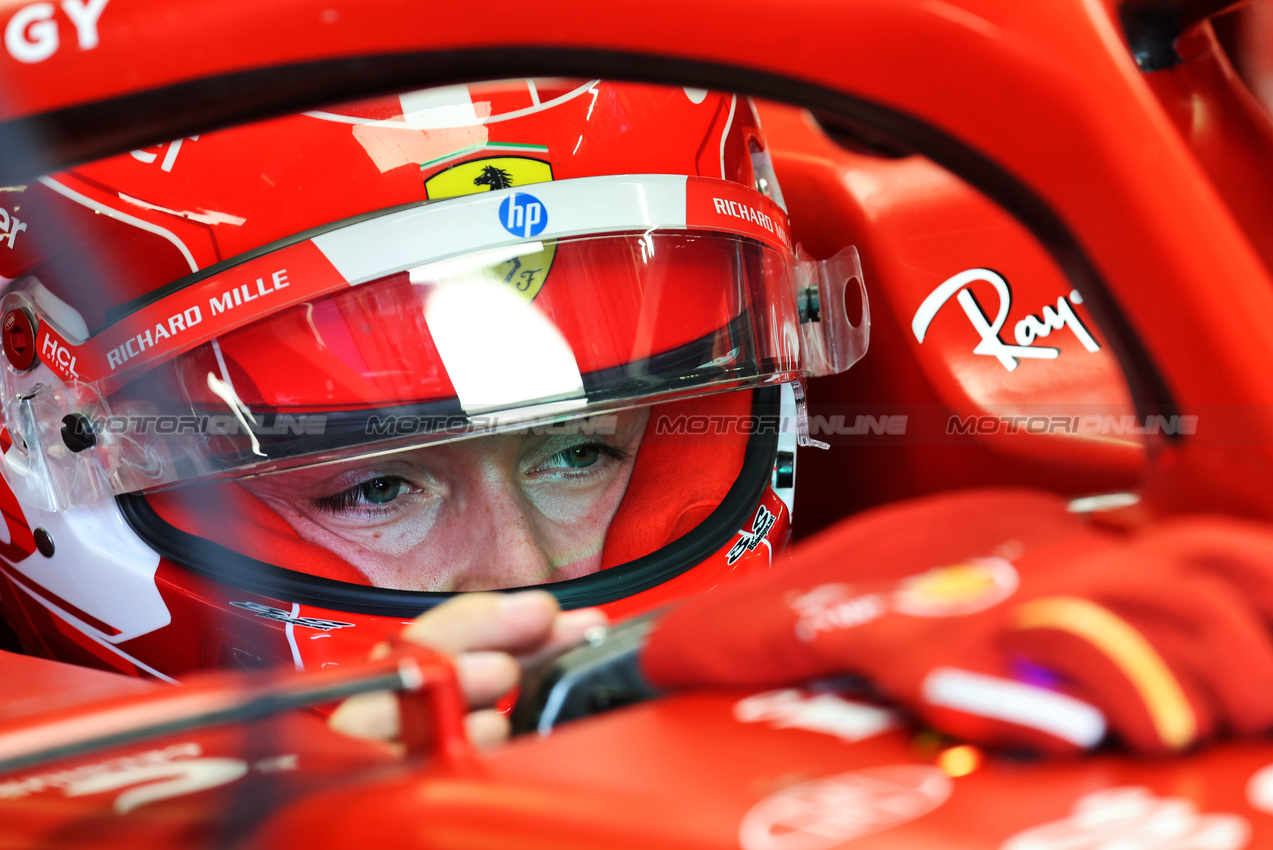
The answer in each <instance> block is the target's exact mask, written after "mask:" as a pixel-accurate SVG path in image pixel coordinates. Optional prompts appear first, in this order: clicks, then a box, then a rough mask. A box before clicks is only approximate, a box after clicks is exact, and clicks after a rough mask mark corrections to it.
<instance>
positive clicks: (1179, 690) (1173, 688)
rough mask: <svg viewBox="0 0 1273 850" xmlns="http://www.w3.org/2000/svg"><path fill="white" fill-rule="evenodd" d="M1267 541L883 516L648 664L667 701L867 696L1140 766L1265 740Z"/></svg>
mask: <svg viewBox="0 0 1273 850" xmlns="http://www.w3.org/2000/svg"><path fill="white" fill-rule="evenodd" d="M1271 620H1273V527H1270V526H1267V525H1264V524H1258V523H1254V522H1247V521H1241V520H1236V519H1226V518H1220V517H1198V518H1177V519H1172V520H1169V521H1162V522H1158V523H1156V524H1154V525H1151V526H1148V527H1145V528H1143V529H1140V530H1137V531H1134V532H1117V531H1112V530H1108V529H1102V528H1099V527H1097V526H1094V525H1093V524H1091V523H1090V522H1088V521H1087V520H1086V519H1085V518H1084V517H1082V516H1080V515H1076V514H1072V513H1069V512H1067V510H1066V502H1065V501H1064V500H1062V499H1059V498H1057V497H1055V496H1051V495H1046V494H1041V493H1034V492H1027V491H976V492H965V493H958V494H951V495H942V496H937V497H932V498H927V499H922V500H917V501H912V502H908V503H904V504H900V505H893V506H889V507H885V508H882V509H879V510H876V511H872V512H870V513H867V514H864V515H861V516H858V517H855V518H853V519H850V520H848V521H846V522H844V523H841V524H840V525H838V526H836V527H834V528H832V529H830V530H828V531H826V532H824V533H823V534H821V535H820V536H818V537H817V538H814V539H813V540H811V541H809V542H808V543H807V544H805V545H803V546H801V547H798V548H797V549H796V550H795V551H794V552H793V554H792V556H791V557H790V558H789V559H788V560H787V561H786V562H785V563H783V564H781V565H780V566H779V567H778V568H776V569H775V570H774V571H773V572H771V573H768V574H766V575H764V576H761V577H759V578H758V580H752V581H745V582H739V583H737V584H734V585H728V586H725V587H722V588H719V589H717V590H715V591H713V592H711V593H709V594H707V595H705V596H702V597H699V598H697V599H694V600H691V601H689V602H687V603H685V604H684V605H682V606H680V607H678V608H676V609H674V610H673V611H671V612H669V613H668V614H667V615H666V616H665V617H664V618H663V619H662V620H661V621H660V622H659V624H658V625H657V626H656V628H655V630H654V632H653V634H652V635H651V636H650V638H649V641H648V643H647V646H646V648H645V650H644V654H643V659H642V667H643V670H644V672H645V674H646V676H647V678H648V679H649V680H650V681H651V683H653V684H655V685H657V686H659V687H662V688H667V689H674V688H684V687H688V686H696V685H709V684H726V685H738V686H756V687H762V686H763V687H776V686H781V685H787V684H791V683H794V682H799V681H802V680H809V679H816V678H822V677H827V676H831V675H837V674H855V675H859V676H862V677H865V678H867V679H868V680H870V681H871V682H872V683H873V684H874V685H876V686H877V687H878V688H879V689H880V690H881V691H882V692H883V693H884V694H886V695H887V696H888V697H890V698H891V699H894V700H896V701H898V702H899V703H901V704H902V705H903V706H905V707H907V708H909V709H910V710H911V711H912V712H914V713H915V714H916V715H917V716H919V717H920V718H922V719H923V720H924V721H926V722H928V723H930V724H931V725H933V726H934V727H936V728H938V729H940V730H942V731H944V732H947V733H950V734H953V735H956V736H959V737H962V738H965V739H967V740H970V741H973V742H976V743H982V744H992V745H1007V746H1022V745H1025V746H1030V747H1034V748H1042V749H1044V750H1047V751H1052V752H1056V751H1074V750H1076V749H1088V748H1091V747H1094V746H1096V745H1097V744H1099V743H1100V742H1101V741H1102V740H1103V739H1104V738H1105V737H1106V734H1107V732H1114V733H1116V734H1117V735H1118V736H1120V737H1121V738H1122V739H1123V741H1125V742H1126V743H1127V744H1129V745H1131V746H1133V747H1135V748H1136V749H1139V750H1142V751H1149V752H1163V751H1178V750H1182V749H1184V748H1186V747H1189V746H1190V745H1192V744H1194V743H1196V742H1198V741H1201V740H1204V739H1206V738H1210V737H1213V736H1215V735H1217V734H1219V733H1221V732H1224V731H1229V732H1233V733H1238V734H1254V733H1257V732H1262V731H1267V730H1268V729H1270V728H1273V639H1271V634H1270V631H1269V627H1268V624H1269V622H1270V621H1271Z"/></svg>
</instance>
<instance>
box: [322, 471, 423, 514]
mask: <svg viewBox="0 0 1273 850" xmlns="http://www.w3.org/2000/svg"><path fill="white" fill-rule="evenodd" d="M410 488H411V485H410V484H408V483H407V481H406V480H405V479H403V478H400V477H398V476H397V475H383V476H379V477H376V478H370V479H368V480H366V481H363V482H362V483H360V484H355V485H354V486H353V487H350V488H348V489H347V490H341V491H340V492H339V493H333V494H331V495H330V496H322V497H320V498H318V499H315V500H314V504H315V506H316V507H318V508H319V509H321V510H324V511H328V512H330V513H340V512H341V511H348V510H357V509H358V508H363V507H368V506H379V505H387V504H389V503H390V502H392V501H393V500H394V499H397V498H398V497H399V496H401V495H402V494H403V493H405V492H407V491H408V490H409V489H410Z"/></svg>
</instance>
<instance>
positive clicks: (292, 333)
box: [3, 178, 867, 509]
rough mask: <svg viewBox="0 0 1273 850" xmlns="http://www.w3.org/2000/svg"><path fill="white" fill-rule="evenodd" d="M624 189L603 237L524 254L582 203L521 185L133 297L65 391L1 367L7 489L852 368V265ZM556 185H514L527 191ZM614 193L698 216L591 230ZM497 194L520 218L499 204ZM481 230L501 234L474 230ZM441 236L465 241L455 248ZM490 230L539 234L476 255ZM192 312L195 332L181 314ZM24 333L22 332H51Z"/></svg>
mask: <svg viewBox="0 0 1273 850" xmlns="http://www.w3.org/2000/svg"><path fill="white" fill-rule="evenodd" d="M644 179H645V178H606V180H609V181H610V182H612V183H613V182H614V181H626V182H623V183H622V186H620V188H619V189H618V190H616V191H618V198H619V200H618V201H615V200H614V199H613V198H611V199H610V200H611V201H612V202H611V203H607V204H604V205H602V204H593V206H595V207H596V209H597V210H601V209H603V208H604V210H605V214H604V215H602V214H601V213H600V212H597V211H596V210H594V214H592V216H591V217H592V220H591V221H590V222H588V223H587V224H586V227H587V228H589V229H591V231H592V232H593V233H596V232H598V231H600V232H601V233H602V234H603V235H590V236H571V235H566V236H557V238H545V237H550V236H554V235H555V234H559V233H563V232H564V233H567V234H568V233H571V232H573V231H575V230H579V229H582V228H585V223H584V222H585V219H586V218H587V217H588V216H587V215H584V218H580V215H581V214H586V213H587V209H585V210H583V211H582V213H580V211H579V210H577V209H575V208H573V207H568V206H562V207H558V206H557V205H555V204H553V205H548V202H547V201H545V200H544V199H543V198H535V199H532V200H535V202H536V203H539V204H540V205H541V206H544V207H545V209H543V210H540V212H539V213H538V217H536V216H532V214H531V210H530V206H529V204H530V201H528V200H527V199H528V198H530V196H529V195H527V194H526V193H524V192H523V193H521V194H520V195H518V194H517V193H516V192H506V193H505V195H504V197H503V201H501V199H500V197H499V194H498V193H495V192H491V193H487V194H485V195H483V196H481V197H480V198H478V200H477V201H475V202H473V203H472V204H470V205H469V206H468V207H464V208H463V209H461V208H459V207H454V208H453V207H452V205H453V204H455V203H456V202H455V201H448V202H447V203H446V205H445V206H446V207H447V215H448V218H449V217H451V216H461V217H462V216H464V215H468V214H472V215H475V216H476V215H478V214H479V213H480V212H481V210H483V209H486V211H487V212H488V213H489V212H491V211H497V212H498V211H501V210H502V212H501V213H500V215H501V216H502V217H496V218H495V219H493V222H494V223H493V224H492V225H491V226H490V227H488V228H487V229H486V231H482V229H481V228H479V227H477V226H476V225H473V226H467V225H466V226H463V227H460V228H459V229H458V231H457V230H454V229H453V228H450V227H447V228H441V227H440V225H438V224H437V223H436V221H435V220H436V215H435V213H436V212H437V211H438V210H440V209H441V207H442V206H444V205H437V206H433V205H425V206H423V207H420V208H417V209H413V210H407V211H403V212H401V213H393V214H390V215H386V216H382V217H380V218H377V219H371V220H369V221H364V222H359V223H356V224H354V225H351V226H348V227H344V228H338V229H335V230H332V231H330V232H328V233H325V234H321V235H319V236H316V237H313V238H311V239H309V240H306V241H304V242H298V243H292V244H290V245H287V246H283V247H280V248H277V249H276V250H275V251H272V252H270V253H267V254H265V255H264V256H258V257H255V258H254V259H252V260H250V261H248V263H245V264H243V265H241V266H236V267H234V268H232V269H229V270H228V271H225V272H224V273H221V274H214V275H210V276H202V277H200V278H199V279H197V280H195V281H194V282H193V283H191V284H190V286H189V287H188V288H186V289H175V290H171V291H170V292H169V293H168V294H166V295H165V296H164V298H163V299H161V300H160V301H157V302H154V303H149V304H145V305H136V309H135V311H134V313H133V314H131V315H130V316H128V317H125V318H124V319H122V320H121V321H120V322H118V323H117V324H116V325H113V326H111V327H109V328H107V329H105V330H104V331H102V332H101V333H100V334H99V335H98V336H97V337H95V338H93V339H90V340H86V341H83V342H82V343H81V344H79V345H78V346H74V345H72V344H71V343H70V342H66V345H67V346H69V347H70V348H69V349H68V350H73V351H75V352H76V354H77V356H78V357H79V358H82V359H77V360H76V361H75V362H76V363H77V365H78V367H79V379H78V380H70V381H67V382H66V383H65V384H64V385H62V386H56V385H54V384H53V383H52V382H50V383H48V384H42V383H38V382H37V381H36V380H35V377H36V373H31V374H30V375H20V374H15V373H12V372H11V371H6V372H5V386H4V399H3V404H4V409H5V415H6V420H7V423H8V427H9V429H10V432H11V433H12V434H13V436H14V437H15V439H14V443H13V446H12V447H10V451H9V452H8V453H7V454H6V456H5V465H4V466H5V475H6V478H7V479H8V480H9V482H10V485H11V486H12V487H14V489H15V490H17V491H19V492H20V493H21V494H23V496H24V498H29V499H31V500H33V502H34V503H36V504H45V505H48V506H49V507H50V508H52V509H56V508H59V507H67V506H70V505H74V504H82V503H87V502H91V501H96V500H98V499H100V498H103V497H104V496H108V495H112V494H118V493H124V492H136V491H143V490H153V489H156V488H161V487H165V486H169V485H173V484H176V483H181V482H187V481H193V480H199V479H205V478H209V477H216V476H224V475H226V474H229V473H235V474H237V475H252V474H258V473H262V472H270V471H274V470H278V469H281V468H290V467H297V466H304V465H315V464H327V463H334V462H337V461H345V460H349V459H350V458H355V457H364V456H369V455H382V454H385V453H388V452H400V451H403V450H405V449H407V448H409V447H412V446H421V445H427V444H437V443H442V442H446V441H450V440H455V439H458V438H462V437H469V436H472V435H474V434H479V433H487V432H490V433H501V432H507V431H510V430H515V429H521V428H526V427H542V426H545V425H550V424H552V423H556V422H562V421H569V420H572V419H576V418H579V417H584V416H590V415H594V414H596V413H598V412H606V411H615V410H622V409H625V408H630V407H633V406H634V405H639V404H648V403H652V402H654V401H657V400H661V399H668V398H674V397H681V396H689V395H701V394H703V393H708V392H716V391H722V390H726V389H735V388H740V387H744V386H752V385H758V384H760V383H763V382H766V381H770V380H773V379H775V378H776V377H777V378H780V379H782V378H785V377H789V376H792V375H794V374H795V373H797V372H799V371H810V370H812V371H814V372H817V373H823V372H828V371H838V370H840V369H843V368H847V366H848V365H850V364H851V363H852V362H853V361H854V360H856V359H857V358H858V357H860V356H861V353H862V351H863V350H864V349H865V334H866V325H867V322H866V321H865V320H864V321H863V322H862V323H861V324H860V325H859V326H858V327H856V328H855V327H852V326H850V325H848V322H847V319H846V318H845V317H844V315H843V314H844V309H843V306H842V305H843V302H844V296H843V289H844V286H845V284H846V282H847V281H848V280H849V279H850V278H856V279H857V280H858V281H859V283H860V271H858V270H857V267H856V255H855V254H854V255H852V258H851V261H844V260H843V259H841V260H840V261H838V262H833V263H830V264H812V263H804V264H801V263H797V262H796V260H795V258H794V256H793V255H792V254H791V252H790V251H789V250H788V249H787V244H788V239H787V237H786V236H785V218H784V217H782V214H781V211H780V210H779V209H778V208H777V207H775V206H773V205H772V204H771V203H769V202H768V200H767V199H765V198H763V196H760V195H759V194H757V193H751V194H752V195H755V197H754V198H750V197H748V198H747V200H748V201H749V202H751V203H753V204H754V205H755V206H747V205H745V204H743V203H741V202H739V201H736V200H731V199H729V198H725V199H722V198H719V197H717V198H713V197H711V192H710V191H709V192H708V194H707V195H706V196H703V197H699V198H698V199H697V203H698V206H695V204H696V200H695V196H694V194H693V193H692V192H691V193H690V194H688V195H687V194H686V186H687V185H689V186H690V187H691V188H693V187H694V186H699V187H700V188H702V187H704V186H706V187H707V189H709V190H711V189H720V191H719V192H718V194H725V195H731V196H733V195H742V194H745V193H746V192H747V190H745V189H743V188H741V187H739V186H737V185H736V184H725V183H724V181H699V182H698V183H694V182H693V181H694V180H697V178H690V180H689V182H688V184H687V180H686V178H669V179H668V180H660V179H657V178H651V179H650V180H648V181H646V182H645V183H642V182H640V181H641V180H644ZM570 182H571V181H560V183H558V184H554V185H552V186H543V187H539V186H537V187H536V191H537V192H538V193H540V194H541V195H544V196H548V194H549V192H558V191H564V190H563V189H562V187H567V188H569V187H568V184H569V183H570ZM575 182H585V181H575ZM708 184H711V185H708ZM716 184H720V185H719V186H717V185H716ZM676 185H679V186H680V189H679V191H680V193H681V194H680V195H677V194H676V191H675V187H676ZM624 186H629V187H630V186H636V187H638V188H640V189H641V191H639V192H636V193H635V194H633V193H632V192H629V191H628V189H625V188H622V187H624ZM660 187H661V188H660ZM669 187H671V188H669ZM576 188H577V187H576ZM655 189H658V190H659V191H654V190H655ZM625 192H627V194H626V195H625V194H624V193H625ZM660 193H661V194H660ZM492 196H494V197H492ZM624 197H629V198H636V199H637V200H639V202H640V203H636V202H635V201H634V202H633V203H634V204H635V206H631V209H630V210H629V212H631V214H632V215H636V212H634V211H635V210H637V208H638V207H639V209H640V215H641V216H642V217H644V218H645V219H650V218H654V220H655V221H656V222H667V221H675V220H678V213H677V209H678V208H677V204H678V203H679V204H680V207H679V210H680V212H679V221H685V220H686V219H687V218H688V219H690V220H697V219H695V216H696V215H698V216H699V217H700V218H701V217H704V216H707V217H708V219H710V220H709V221H708V223H707V224H706V225H704V226H703V227H702V228H691V229H687V225H679V226H677V228H676V229H675V230H669V229H667V227H666V225H664V227H663V229H654V227H651V228H650V229H646V230H643V231H641V232H635V233H634V232H626V233H613V234H606V233H605V231H606V230H608V229H623V228H624V227H627V228H629V229H630V228H631V223H630V218H631V217H630V216H628V214H627V213H624V212H623V211H624V209H625V206H624V202H623V198H624ZM678 198H679V200H677V199H678ZM519 199H520V202H521V204H522V212H521V218H520V219H519V218H518V217H517V216H516V215H515V214H514V213H513V212H509V210H510V209H514V208H515V207H516V202H518V200H519ZM465 200H466V199H461V201H465ZM479 202H480V203H479ZM505 202H507V203H505ZM761 202H764V204H768V206H767V207H763V209H764V210H766V212H760V211H759V210H761V209H762V206H763V205H762V203H761ZM487 208H489V209H487ZM505 208H507V209H505ZM702 209H707V210H708V213H704V212H702ZM466 210H467V212H466ZM570 210H574V212H573V213H572V212H570ZM695 210H698V212H695ZM625 216H627V217H625ZM505 219H507V220H505ZM532 219H534V222H533V226H532ZM549 222H551V227H550V224H549ZM541 225H542V226H541ZM494 227H498V228H499V229H500V231H501V232H502V233H503V235H502V236H497V235H491V230H492V228H494ZM519 227H520V228H521V230H522V231H524V233H523V234H517V233H515V231H517V230H518V228H519ZM536 227H538V228H539V232H538V233H534V232H532V231H534V230H535V228H536ZM731 230H732V232H729V231H731ZM452 232H459V233H477V234H478V235H477V236H475V237H473V239H474V240H476V241H474V242H473V244H472V245H470V246H468V247H469V248H471V250H469V251H467V252H465V253H458V254H457V253H455V252H454V248H455V246H454V245H452V244H448V240H450V241H454V240H453V238H451V237H450V234H451V233H452ZM483 232H485V233H486V234H487V236H486V237H483V236H482V235H481V234H482V233H483ZM510 234H513V235H529V236H537V237H539V238H535V239H523V240H520V241H518V240H515V239H514V240H511V241H510V242H509V244H504V245H500V244H497V243H498V242H499V241H500V240H508V239H509V236H510ZM483 238H485V239H486V242H487V244H482V239H483ZM491 243H495V244H491ZM289 252H290V254H289ZM315 252H321V254H322V256H323V257H324V258H325V259H324V262H325V263H327V265H326V266H325V267H326V268H328V269H334V270H335V271H336V272H339V275H338V279H339V282H338V285H334V286H333V285H329V284H328V283H314V282H313V281H314V280H317V279H318V278H311V277H307V276H306V275H305V274H303V273H302V272H303V270H304V269H305V268H311V270H312V266H303V265H302V266H288V267H287V268H276V267H277V266H279V265H280V263H282V262H283V258H284V257H285V256H292V255H295V257H297V258H300V259H302V260H304V261H305V262H311V261H313V260H314V256H313V255H314V253H315ZM422 256H423V257H428V256H434V257H439V258H438V259H430V260H427V261H423V262H422V261H421V259H422ZM264 269H273V271H270V272H268V273H266V272H262V273H261V274H260V275H259V276H257V277H255V278H253V279H252V280H251V281H245V282H244V283H242V284H235V285H234V286H230V288H228V289H227V288H226V287H227V285H228V284H226V282H225V281H226V280H227V279H231V280H230V282H231V283H233V282H234V279H235V278H234V277H233V276H234V275H240V276H243V275H250V274H256V273H257V272H258V271H262V270H264ZM297 269H301V270H302V271H301V272H298V271H297ZM377 270H379V271H377ZM810 289H816V290H817V291H818V292H820V293H822V295H821V298H820V303H822V304H823V305H824V306H823V308H822V310H821V316H819V317H816V318H813V317H811V316H810V315H809V311H808V310H807V309H806V310H805V311H804V313H803V314H802V312H801V306H800V304H804V303H807V302H808V300H809V299H808V296H807V295H805V296H804V300H803V301H799V302H798V298H797V293H798V291H799V290H806V291H809V290H810ZM196 298H205V299H206V301H207V303H206V305H205V306H206V311H205V308H204V307H203V306H200V305H199V304H198V303H194V302H193V299H196ZM5 299H6V304H7V305H8V306H7V309H10V310H12V309H17V308H21V309H26V310H31V311H33V312H38V311H36V310H35V308H34V306H33V305H32V304H30V303H28V301H29V299H26V300H24V295H23V290H22V289H21V288H20V286H19V287H18V288H17V289H15V290H14V291H11V292H10V293H9V294H7V295H6V296H5ZM188 302H189V303H191V306H188V307H184V308H183V309H182V310H179V311H178V313H177V314H174V315H183V316H186V318H185V319H184V321H183V324H182V327H181V328H180V329H179V330H180V333H178V331H177V330H173V331H172V332H171V333H166V332H165V331H164V327H165V326H164V325H163V323H162V322H157V323H156V324H155V326H154V328H151V327H150V322H151V319H152V318H154V316H155V315H159V314H161V313H165V312H167V311H169V310H171V309H176V308H177V307H181V305H183V304H186V303H188ZM174 305H175V306H174ZM270 305H275V306H270ZM826 305H833V307H834V309H827V307H826ZM836 305H838V306H836ZM192 309H193V310H194V311H195V313H197V314H198V318H199V321H193V319H194V318H195V315H194V314H190V315H186V314H187V313H189V311H190V310H192ZM252 311H255V312H252ZM205 312H206V318H205V316H204V314H205ZM214 318H215V319H216V321H215V322H214V321H213V319H214ZM41 319H42V320H41V322H40V326H41V333H42V334H45V335H48V334H53V333H55V332H56V331H55V329H54V328H53V327H52V324H51V323H50V322H48V321H47V319H43V317H41ZM169 326H171V327H175V326H174V325H172V323H169ZM200 326H202V327H200ZM138 328H143V329H144V334H148V335H149V336H148V337H147V336H143V331H139V330H137V329H138ZM210 329H211V330H214V331H216V332H215V333H213V334H212V335H209V334H208V331H209V330H210ZM218 329H219V330H218ZM128 334H131V336H128ZM198 334H203V337H202V338H200V337H198ZM121 339H123V340H124V341H123V342H119V340H121ZM195 339H201V341H200V342H199V343H198V344H197V345H193V346H191V345H190V342H191V340H195ZM147 340H148V342H147ZM59 344H61V343H59ZM802 352H803V353H802ZM143 367H145V368H143ZM68 429H69V432H70V437H68V436H67V433H68Z"/></svg>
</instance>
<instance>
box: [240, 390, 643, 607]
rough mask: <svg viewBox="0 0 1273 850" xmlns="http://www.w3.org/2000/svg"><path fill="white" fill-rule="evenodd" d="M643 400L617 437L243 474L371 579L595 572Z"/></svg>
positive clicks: (525, 438)
mask: <svg viewBox="0 0 1273 850" xmlns="http://www.w3.org/2000/svg"><path fill="white" fill-rule="evenodd" d="M648 418H649V409H648V408H642V409H638V410H631V411H625V412H623V413H619V414H618V415H617V427H616V428H615V429H614V433H613V434H609V435H596V434H588V433H557V434H552V435H525V434H508V435H494V436H490V437H481V438H477V439H470V440H462V441H460V442H456V443H449V444H445V445H441V446H433V447H428V448H421V449H416V450H414V451H409V452H402V453H399V454H393V455H387V456H385V457H382V458H372V459H368V460H362V461H355V462H350V463H347V464H340V465H334V466H324V467H319V468H315V469H302V470H295V471H291V472H283V473H277V474H273V475H268V476H263V477H261V478H258V479H252V480H248V481H245V482H243V483H244V486H245V487H247V489H249V490H250V491H252V492H253V493H254V494H256V495H257V496H258V497H259V498H261V499H262V500H263V501H265V502H266V503H267V504H268V505H270V507H272V508H273V509H274V510H275V511H277V512H278V513H279V515H280V516H282V517H283V518H284V519H285V520H287V522H288V523H289V524H290V525H291V526H292V528H293V529H295V530H296V533H297V534H299V535H300V536H301V537H302V538H304V539H305V540H307V541H309V542H310V543H315V544H317V545H320V546H323V547H325V548H327V549H329V550H331V551H332V552H334V553H335V554H337V555H339V556H340V557H342V558H344V559H345V560H346V561H348V562H349V563H350V564H352V565H353V566H355V567H357V568H358V569H359V570H361V571H362V572H363V573H364V574H365V575H366V576H367V578H368V579H369V580H370V581H371V583H372V584H374V585H376V586H377V587H390V588H398V589H402V590H431V591H457V590H492V589H497V588H505V587H522V586H525V585H530V584H542V583H544V582H553V581H561V580H562V579H569V578H577V577H579V576H583V575H588V574H589V573H592V572H596V571H597V570H598V569H599V568H600V566H601V550H602V546H603V544H604V543H605V537H606V532H607V530H608V529H609V527H610V521H611V520H612V519H613V518H614V515H615V512H616V511H617V510H618V508H619V504H620V502H622V501H623V495H624V492H625V491H626V489H627V486H628V478H629V476H630V475H631V473H632V464H633V462H634V460H635V457H636V452H637V449H638V448H639V446H640V444H641V436H642V434H643V432H644V430H645V423H646V420H647V419H648Z"/></svg>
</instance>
